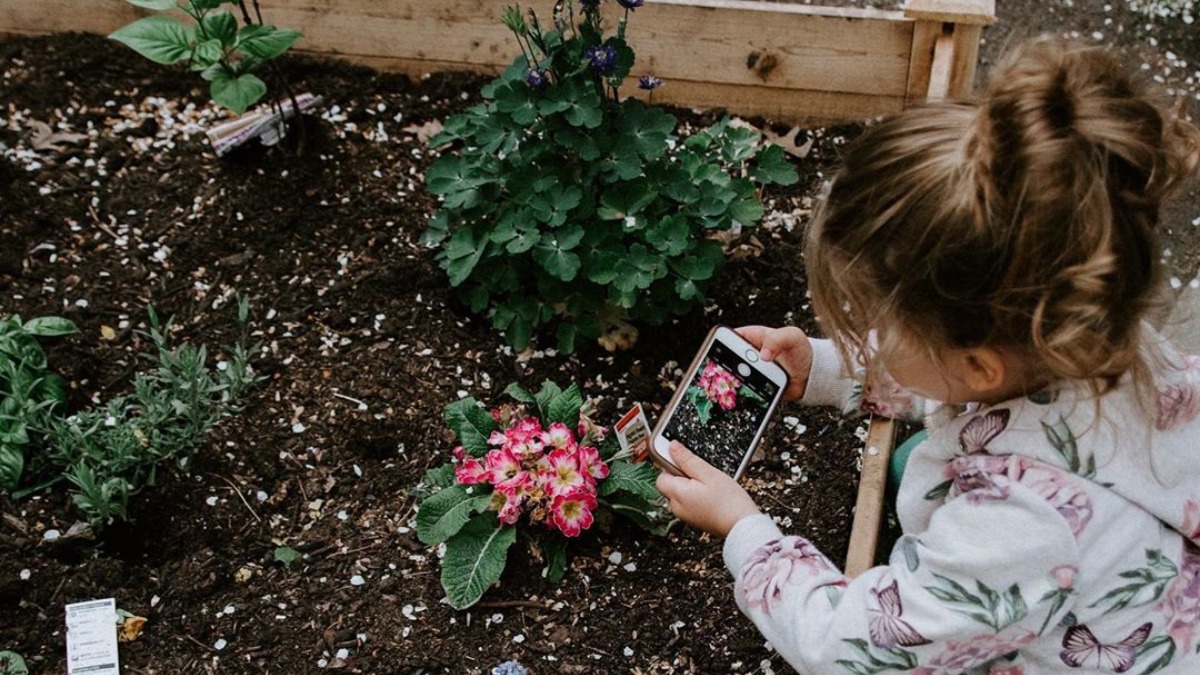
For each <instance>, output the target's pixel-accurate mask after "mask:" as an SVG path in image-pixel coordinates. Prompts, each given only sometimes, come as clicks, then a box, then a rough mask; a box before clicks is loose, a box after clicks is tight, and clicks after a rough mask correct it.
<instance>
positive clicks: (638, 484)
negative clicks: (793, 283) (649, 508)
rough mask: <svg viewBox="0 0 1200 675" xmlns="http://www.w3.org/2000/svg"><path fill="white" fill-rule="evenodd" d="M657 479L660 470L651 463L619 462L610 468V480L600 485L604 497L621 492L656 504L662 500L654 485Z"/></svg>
mask: <svg viewBox="0 0 1200 675" xmlns="http://www.w3.org/2000/svg"><path fill="white" fill-rule="evenodd" d="M657 479H658V470H657V469H655V468H654V466H653V465H651V464H650V463H649V462H641V463H638V464H632V463H630V462H626V461H622V460H617V461H615V462H613V463H612V464H611V465H610V466H609V473H608V478H605V479H604V481H603V482H601V483H600V495H601V496H602V497H603V496H607V495H611V494H613V493H614V492H617V491H618V490H621V491H624V492H628V493H630V494H634V495H637V496H639V497H641V498H642V499H645V500H648V501H651V502H655V501H658V500H659V499H660V498H662V495H661V494H659V492H658V488H656V487H655V485H654V482H655V481H656V480H657Z"/></svg>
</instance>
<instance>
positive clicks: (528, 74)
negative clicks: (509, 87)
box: [525, 68, 550, 89]
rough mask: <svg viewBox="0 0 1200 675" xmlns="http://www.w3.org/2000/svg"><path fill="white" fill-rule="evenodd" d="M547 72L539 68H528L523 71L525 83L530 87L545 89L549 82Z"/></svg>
mask: <svg viewBox="0 0 1200 675" xmlns="http://www.w3.org/2000/svg"><path fill="white" fill-rule="evenodd" d="M548 74H549V73H547V72H546V71H545V70H542V69H541V68H530V69H529V70H526V71H525V84H527V85H529V86H530V88H532V89H545V88H546V85H547V84H550V78H549V77H547V75H548Z"/></svg>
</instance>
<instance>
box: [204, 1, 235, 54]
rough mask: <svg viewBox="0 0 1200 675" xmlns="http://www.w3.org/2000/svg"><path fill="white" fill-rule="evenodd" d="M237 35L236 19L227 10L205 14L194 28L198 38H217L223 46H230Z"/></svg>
mask: <svg viewBox="0 0 1200 675" xmlns="http://www.w3.org/2000/svg"><path fill="white" fill-rule="evenodd" d="M237 36H238V28H237V19H235V18H234V16H233V12H230V11H229V10H221V11H219V12H209V13H208V14H205V15H204V18H203V19H202V20H201V21H200V27H199V28H198V29H197V30H196V38H197V39H198V40H219V41H220V42H221V44H222V45H223V46H225V47H232V46H233V43H234V42H235V41H237Z"/></svg>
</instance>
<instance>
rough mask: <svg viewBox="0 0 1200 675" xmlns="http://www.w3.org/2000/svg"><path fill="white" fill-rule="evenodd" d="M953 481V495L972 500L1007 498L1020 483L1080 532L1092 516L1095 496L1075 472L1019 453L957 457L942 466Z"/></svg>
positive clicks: (1074, 530)
mask: <svg viewBox="0 0 1200 675" xmlns="http://www.w3.org/2000/svg"><path fill="white" fill-rule="evenodd" d="M943 475H944V476H945V477H946V478H948V479H950V480H952V481H954V485H953V488H952V489H951V495H952V496H959V495H966V498H967V500H968V501H970V502H971V503H979V502H981V501H984V500H1003V499H1008V497H1009V495H1010V494H1012V486H1013V485H1015V484H1017V483H1020V484H1022V485H1024V486H1026V487H1028V488H1029V489H1031V490H1032V491H1033V492H1034V493H1036V494H1037V495H1038V496H1039V497H1041V498H1042V499H1045V500H1046V502H1047V503H1049V504H1050V505H1051V506H1053V507H1054V509H1055V510H1056V511H1058V513H1059V515H1061V516H1062V517H1063V519H1064V520H1066V521H1067V524H1068V525H1069V526H1070V527H1071V531H1072V532H1074V533H1075V535H1076V536H1078V535H1079V534H1080V533H1081V532H1083V530H1084V528H1086V527H1087V524H1088V522H1090V521H1091V519H1092V500H1091V497H1089V496H1088V493H1087V491H1086V490H1084V489H1083V487H1082V486H1081V485H1080V479H1078V478H1077V477H1076V476H1075V475H1074V474H1072V473H1070V472H1067V471H1064V470H1062V469H1059V468H1057V467H1053V466H1049V465H1046V464H1041V463H1038V462H1035V461H1034V460H1032V459H1029V458H1028V457H1022V456H1020V455H1002V456H997V455H986V454H973V455H966V456H964V457H956V458H955V459H953V460H952V461H950V462H949V463H948V464H946V467H945V468H944V469H943Z"/></svg>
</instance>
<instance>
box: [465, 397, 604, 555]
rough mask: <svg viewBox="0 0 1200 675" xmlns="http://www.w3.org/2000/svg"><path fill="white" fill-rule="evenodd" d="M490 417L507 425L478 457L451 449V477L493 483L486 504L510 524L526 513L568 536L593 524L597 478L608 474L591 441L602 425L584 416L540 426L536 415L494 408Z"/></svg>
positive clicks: (598, 436)
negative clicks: (573, 425)
mask: <svg viewBox="0 0 1200 675" xmlns="http://www.w3.org/2000/svg"><path fill="white" fill-rule="evenodd" d="M492 417H493V418H495V419H496V420H497V421H498V422H500V423H501V425H502V426H505V423H504V420H508V421H510V424H508V425H507V426H506V428H504V430H503V431H494V432H492V435H491V437H490V438H488V445H490V446H493V447H492V449H491V450H489V451H488V453H487V455H485V456H484V457H483V458H482V460H481V459H479V458H476V457H471V456H468V455H467V453H466V451H465V450H464V449H463V447H462V446H459V447H456V448H454V460H455V465H456V466H455V469H454V478H455V480H457V481H458V482H459V483H460V484H462V485H481V484H488V485H491V486H492V488H493V491H492V501H491V504H490V505H489V508H490V509H492V510H493V511H496V512H498V515H499V518H500V521H501V522H504V523H507V524H509V525H514V524H516V522H517V521H518V520H519V519H520V517H521V515H522V514H528V515H529V521H530V522H532V523H544V524H545V525H546V527H548V528H551V529H556V530H558V531H559V532H562V533H563V534H564V535H566V536H568V537H577V536H579V534H580V533H581V532H583V531H584V530H586V529H588V528H589V527H591V526H592V522H593V520H594V518H593V516H592V511H594V510H595V509H596V504H597V501H596V486H597V482H598V481H600V480H602V479H604V478H606V477H608V465H607V464H605V463H604V461H603V460H602V459H601V458H600V452H599V451H598V450H597V449H596V448H595V446H594V445H592V443H599V441H600V439H601V438H602V437H603V433H604V429H603V428H602V427H598V426H596V425H594V424H593V423H592V422H591V420H589V419H588V418H587V417H586V416H583V415H581V416H580V418H579V427H578V429H577V430H572V429H571V428H570V427H568V426H567V425H565V424H563V423H561V422H555V423H554V424H551V425H550V427H549V428H543V427H542V423H541V421H540V420H539V419H538V418H536V417H526V416H524V415H523V414H522V413H521V412H519V411H512V410H505V411H500V410H494V411H492ZM577 434H578V439H579V440H577Z"/></svg>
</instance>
